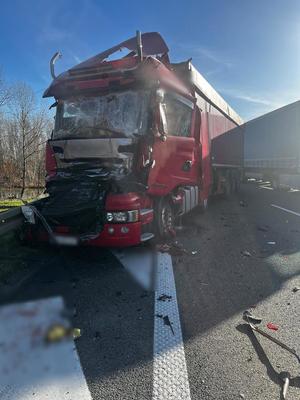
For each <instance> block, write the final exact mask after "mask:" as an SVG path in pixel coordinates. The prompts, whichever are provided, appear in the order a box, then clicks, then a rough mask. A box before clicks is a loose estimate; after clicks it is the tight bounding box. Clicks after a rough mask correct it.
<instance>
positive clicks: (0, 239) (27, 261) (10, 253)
mask: <svg viewBox="0 0 300 400" xmlns="http://www.w3.org/2000/svg"><path fill="white" fill-rule="evenodd" d="M0 250H1V251H0V284H1V283H2V284H7V283H9V282H10V281H11V279H13V278H14V276H15V275H18V274H19V273H20V274H22V273H26V272H27V271H29V270H30V269H31V268H32V267H33V264H34V260H36V259H37V256H38V254H39V249H35V248H30V247H27V246H22V245H21V244H20V242H19V240H18V239H17V237H16V235H15V233H14V232H10V233H7V234H5V235H2V236H0Z"/></svg>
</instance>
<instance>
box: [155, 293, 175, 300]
mask: <svg viewBox="0 0 300 400" xmlns="http://www.w3.org/2000/svg"><path fill="white" fill-rule="evenodd" d="M171 299H172V296H169V295H168V294H162V295H160V296H159V297H158V298H157V300H158V301H170V300H171Z"/></svg>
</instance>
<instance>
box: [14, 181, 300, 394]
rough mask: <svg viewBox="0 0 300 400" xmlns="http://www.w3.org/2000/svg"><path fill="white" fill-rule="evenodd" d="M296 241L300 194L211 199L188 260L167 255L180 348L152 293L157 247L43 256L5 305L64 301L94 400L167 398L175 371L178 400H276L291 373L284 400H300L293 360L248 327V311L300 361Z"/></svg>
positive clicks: (189, 226) (188, 236) (193, 227)
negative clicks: (78, 334) (274, 328)
mask: <svg viewBox="0 0 300 400" xmlns="http://www.w3.org/2000/svg"><path fill="white" fill-rule="evenodd" d="M275 206H276V207H275ZM278 207H281V208H278ZM298 214H299V215H298ZM299 239H300V192H287V191H285V192H282V191H274V190H272V188H271V187H270V186H269V185H268V184H266V183H260V184H247V185H243V187H242V189H241V192H240V193H239V194H238V195H236V196H232V197H230V198H227V199H225V198H219V199H214V200H213V201H212V202H211V204H210V205H209V208H208V210H207V212H206V213H205V214H200V212H199V211H197V212H193V214H192V215H190V216H188V217H187V218H186V220H185V221H184V226H183V229H182V230H181V231H180V232H179V234H178V236H177V238H176V239H175V240H176V241H177V242H178V243H179V244H180V245H182V247H183V248H184V250H185V251H180V250H178V248H177V247H176V246H175V248H171V253H172V264H173V272H174V278H175V284H176V293H175V288H173V289H172V279H171V278H172V277H171V278H170V277H167V281H166V282H167V283H166V285H169V286H166V287H168V288H169V289H170V288H171V289H170V290H173V292H172V296H171V297H172V299H171V300H172V301H173V300H176V296H177V303H178V310H179V317H180V321H181V329H182V336H181V332H180V323H179V321H178V323H176V321H175V319H176V313H177V305H176V302H175V303H174V302H173V303H172V302H171V300H170V306H168V301H169V300H168V299H162V300H160V301H161V303H159V302H158V299H157V293H158V292H157V291H156V292H154V289H155V287H156V286H155V285H156V283H155V281H156V278H155V276H156V275H155V274H156V273H157V257H156V255H155V254H154V252H153V250H152V249H151V248H150V247H141V248H136V249H129V250H123V251H119V252H111V251H109V250H101V249H88V248H78V249H53V251H51V252H50V253H49V251H47V252H45V257H47V263H45V260H41V262H42V261H43V265H44V267H42V268H41V269H40V270H39V272H38V273H37V274H36V275H35V276H33V277H32V279H31V280H30V281H29V282H27V283H26V285H25V286H23V287H22V288H20V290H19V292H18V293H17V294H15V295H14V297H13V298H11V299H9V300H7V301H9V302H23V301H26V300H34V299H41V298H47V297H53V296H57V295H58V296H62V297H63V299H64V301H65V303H66V305H67V307H68V309H69V310H70V315H71V318H72V323H73V326H75V327H79V328H81V330H82V336H81V337H80V338H79V339H77V341H76V347H77V351H78V354H79V358H80V361H81V365H82V368H83V371H84V375H85V379H86V381H87V384H88V387H89V389H90V393H91V397H92V398H93V399H95V400H96V399H160V398H172V395H171V394H170V393H168V390H167V387H168V386H169V387H171V386H172V384H173V383H172V382H173V380H172V379H173V378H174V376H176V373H177V372H176V371H179V372H180V371H183V374H182V375H181V378H182V381H181V383H180V386H181V390H182V391H181V392H180V393H181V394H179V396H181V397H178V395H177V398H182V399H189V398H191V399H200V398H201V399H214V400H217V399H225V400H226V399H228V400H229V399H230V400H231V399H240V398H245V399H259V400H261V399H266V400H274V399H280V398H282V394H281V389H282V380H281V378H280V373H281V372H283V371H286V372H289V373H290V375H291V377H292V379H291V384H290V388H289V392H288V399H290V400H292V399H299V397H300V375H299V373H300V365H299V364H297V360H296V358H295V357H293V356H292V355H290V354H289V353H287V352H286V351H284V350H282V349H281V348H280V347H278V346H276V345H275V344H273V343H271V342H269V341H268V340H267V339H265V338H263V337H261V336H259V335H258V334H256V335H254V334H253V333H252V332H251V331H250V329H249V327H248V326H247V325H246V324H245V322H244V321H243V319H242V313H243V311H244V310H246V309H249V308H250V307H252V310H253V312H254V313H255V314H257V315H259V316H261V317H262V323H261V325H260V326H261V328H262V329H263V330H265V331H266V332H268V333H270V334H271V335H273V336H274V337H275V338H278V339H280V340H282V341H283V342H284V343H286V344H287V345H289V346H290V347H292V348H295V349H296V350H298V352H300V346H299V328H300V318H299V303H300V301H299V300H300V290H299V291H298V292H294V291H293V289H294V288H295V287H299V288H300V278H299V276H298V275H299V272H300V241H299ZM162 271H163V270H162ZM164 271H167V269H164ZM170 271H171V270H168V271H167V272H166V273H168V274H169V273H170V274H171V275H172V272H170ZM171 275H170V276H171ZM169 278H170V279H169ZM163 284H165V283H163ZM162 287H164V286H162ZM156 289H157V288H156ZM169 289H168V290H169ZM160 294H162V293H160ZM160 304H162V306H163V308H162V310H163V311H162V312H165V313H166V312H169V313H170V314H169V315H172V318H173V320H172V318H170V319H171V321H170V322H171V326H172V327H173V329H175V332H174V335H173V333H172V331H171V327H170V326H166V327H165V329H170V331H168V332H169V333H168V334H169V335H170V336H169V339H170V340H169V339H168V338H167V339H166V336H162V335H161V330H162V329H164V324H163V322H166V321H165V320H164V321H163V322H162V317H163V314H161V315H159V314H158V313H157V310H159V307H160ZM171 304H172V307H173V308H172V309H170V310H169V311H166V310H167V309H168V307H171ZM174 304H175V305H174ZM172 313H174V314H172ZM160 322H161V325H160ZM167 322H168V321H167ZM269 322H272V323H273V324H275V325H277V326H278V330H277V331H271V330H269V329H268V328H267V326H266V325H267V324H268V323H269ZM165 332H167V331H165ZM172 335H173V336H174V338H177V339H178V338H179V339H178V341H176V340H177V339H176V340H175V339H174V340H175V341H174V340H173V339H172V338H173V336H172ZM181 338H182V341H183V343H181ZM171 339H172V340H173V341H172V340H171ZM164 340H166V341H168V340H169V342H168V343H167V344H165V347H160V341H164ZM172 343H173V344H172ZM181 344H183V346H181ZM155 349H156V350H155ZM159 349H160V350H159ZM164 349H165V350H164ZM164 351H166V353H168V357H165V358H164V354H163V353H164ZM179 353H180V354H179ZM178 354H179V355H180V357H178ZM159 357H162V358H161V359H160V363H157V359H159ZM178 360H179V361H178ZM173 361H174V362H173ZM164 363H165V365H164ZM174 371H175V372H174ZM184 371H187V374H186V373H185V372H184ZM170 374H171V375H172V374H173V375H172V376H171V375H170ZM174 374H175V375H174ZM170 376H171V377H170ZM181 378H180V379H181ZM160 385H162V387H163V390H162V391H160V390H159V386H160ZM154 389H155V390H154ZM170 390H171V389H170ZM173 397H174V398H176V393H175V394H174V393H173Z"/></svg>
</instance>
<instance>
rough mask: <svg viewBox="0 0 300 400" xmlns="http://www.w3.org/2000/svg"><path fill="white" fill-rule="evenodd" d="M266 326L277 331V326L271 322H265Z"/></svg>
mask: <svg viewBox="0 0 300 400" xmlns="http://www.w3.org/2000/svg"><path fill="white" fill-rule="evenodd" d="M267 328H268V329H270V330H271V331H278V329H279V327H278V326H277V325H275V324H273V323H272V322H269V323H268V324H267Z"/></svg>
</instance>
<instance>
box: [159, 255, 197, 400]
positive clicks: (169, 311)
mask: <svg viewBox="0 0 300 400" xmlns="http://www.w3.org/2000/svg"><path fill="white" fill-rule="evenodd" d="M164 293H168V294H169V295H171V296H172V299H171V300H170V301H159V300H158V298H159V297H160V296H161V295H162V294H164ZM154 315H156V316H157V317H156V318H155V319H154V347H153V353H154V361H153V396H152V399H153V400H165V399H168V400H175V399H176V400H190V399H191V395H190V388H189V381H188V374H187V367H186V361H185V354H184V346H183V340H182V333H181V325H180V319H179V311H178V304H177V298H176V287H175V281H174V275H173V267H172V259H171V256H170V255H169V254H166V253H158V255H157V271H156V290H155V312H154ZM158 316H159V317H158ZM161 316H164V317H166V316H167V317H168V322H169V323H170V325H169V323H168V322H167V324H166V318H163V317H161ZM170 328H171V329H170Z"/></svg>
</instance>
